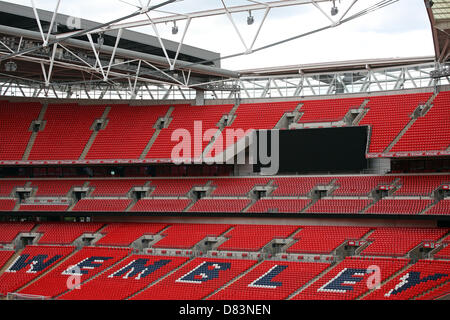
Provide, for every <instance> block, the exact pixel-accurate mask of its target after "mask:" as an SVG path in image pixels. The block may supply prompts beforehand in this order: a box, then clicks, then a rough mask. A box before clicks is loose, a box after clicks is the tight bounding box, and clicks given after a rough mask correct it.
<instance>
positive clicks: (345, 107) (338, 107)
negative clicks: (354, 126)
mask: <svg viewBox="0 0 450 320" xmlns="http://www.w3.org/2000/svg"><path fill="white" fill-rule="evenodd" d="M364 100H365V98H347V99H320V100H311V101H302V103H303V106H302V107H301V108H300V112H302V113H303V115H302V117H301V118H300V120H299V123H311V122H333V121H341V120H343V119H344V116H345V115H346V114H347V112H348V111H349V110H350V109H352V108H354V109H358V108H359V107H360V105H361V104H362V103H363V102H364Z"/></svg>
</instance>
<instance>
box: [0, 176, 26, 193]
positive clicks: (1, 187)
mask: <svg viewBox="0 0 450 320" xmlns="http://www.w3.org/2000/svg"><path fill="white" fill-rule="evenodd" d="M24 185H25V181H20V180H2V181H1V183H0V197H9V196H10V195H11V194H12V192H13V190H14V189H15V188H17V187H23V186H24Z"/></svg>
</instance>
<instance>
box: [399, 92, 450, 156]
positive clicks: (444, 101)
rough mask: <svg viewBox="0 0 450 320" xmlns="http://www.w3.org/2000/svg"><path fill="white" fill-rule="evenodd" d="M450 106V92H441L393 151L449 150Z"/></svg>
mask: <svg viewBox="0 0 450 320" xmlns="http://www.w3.org/2000/svg"><path fill="white" fill-rule="evenodd" d="M449 107H450V92H440V93H439V94H438V96H437V97H436V99H434V101H433V107H432V108H431V110H430V111H428V113H427V114H426V115H425V116H424V117H421V118H418V119H417V121H416V122H414V124H413V125H412V127H411V128H409V130H408V131H407V132H406V133H405V134H404V135H403V136H402V138H401V139H400V140H399V141H398V142H397V143H396V144H395V146H394V148H392V150H391V152H402V151H434V150H447V148H448V147H449V144H450V112H449ZM431 137H432V138H431ZM430 138H431V139H430Z"/></svg>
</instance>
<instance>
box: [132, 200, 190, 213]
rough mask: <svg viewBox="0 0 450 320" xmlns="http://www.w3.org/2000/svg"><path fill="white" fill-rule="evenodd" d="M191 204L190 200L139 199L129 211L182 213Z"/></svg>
mask: <svg viewBox="0 0 450 320" xmlns="http://www.w3.org/2000/svg"><path fill="white" fill-rule="evenodd" d="M189 203H191V200H190V199H141V200H139V201H138V202H137V203H136V204H135V205H134V206H133V207H132V208H131V211H139V212H182V211H183V210H184V209H185V208H186V207H187V206H188V205H189Z"/></svg>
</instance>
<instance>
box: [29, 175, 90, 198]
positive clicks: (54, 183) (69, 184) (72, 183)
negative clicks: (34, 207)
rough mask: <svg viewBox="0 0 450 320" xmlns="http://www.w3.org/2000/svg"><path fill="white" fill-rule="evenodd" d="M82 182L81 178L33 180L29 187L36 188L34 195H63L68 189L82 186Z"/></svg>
mask: <svg viewBox="0 0 450 320" xmlns="http://www.w3.org/2000/svg"><path fill="white" fill-rule="evenodd" d="M83 184H84V181H82V180H61V179H58V180H33V181H31V185H30V187H31V188H36V189H37V190H36V193H35V194H34V196H35V197H47V196H48V197H63V196H66V195H67V194H68V193H69V191H70V189H72V188H74V187H82V186H83Z"/></svg>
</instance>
